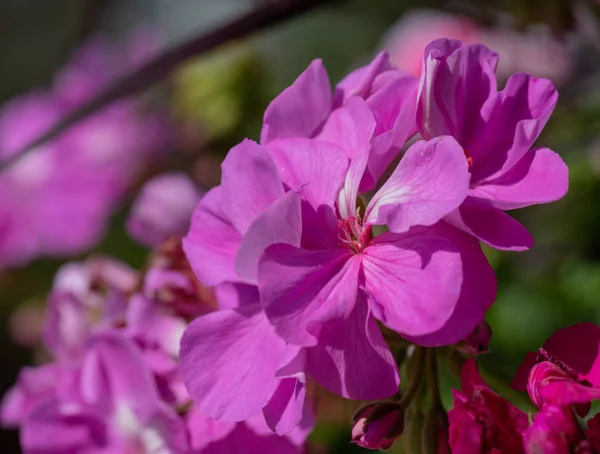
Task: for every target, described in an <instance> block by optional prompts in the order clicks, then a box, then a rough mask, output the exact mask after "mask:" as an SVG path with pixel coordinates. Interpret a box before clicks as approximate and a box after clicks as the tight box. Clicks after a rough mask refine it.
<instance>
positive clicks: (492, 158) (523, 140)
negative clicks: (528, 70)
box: [417, 40, 568, 250]
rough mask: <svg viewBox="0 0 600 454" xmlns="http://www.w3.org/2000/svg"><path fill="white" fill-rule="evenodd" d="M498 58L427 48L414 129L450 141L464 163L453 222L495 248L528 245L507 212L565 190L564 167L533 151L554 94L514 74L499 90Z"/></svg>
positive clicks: (474, 49) (457, 46) (452, 46)
mask: <svg viewBox="0 0 600 454" xmlns="http://www.w3.org/2000/svg"><path fill="white" fill-rule="evenodd" d="M497 63H498V56H497V55H496V54H495V53H493V52H492V51H490V50H489V49H487V48H486V47H484V46H482V45H470V46H465V45H464V44H462V43H461V42H460V41H453V40H437V41H434V42H433V43H431V44H430V45H429V46H428V47H427V49H426V50H425V55H424V69H423V74H422V76H421V82H420V86H419V99H418V103H419V104H418V108H417V123H418V127H419V132H420V133H421V135H422V136H423V137H424V138H426V139H429V138H432V137H437V136H443V135H451V136H453V137H454V138H455V139H456V140H457V141H458V143H459V144H460V145H461V147H462V148H463V152H464V155H465V157H466V160H467V161H468V163H469V172H470V177H471V178H470V189H469V194H468V197H467V198H466V200H465V201H464V203H463V204H462V205H461V206H460V208H459V209H458V210H455V211H454V212H453V213H451V214H450V215H448V216H446V218H445V219H446V220H447V221H448V222H450V223H451V224H453V225H455V226H457V227H459V228H461V229H462V230H464V231H465V232H468V233H470V234H472V235H474V236H476V237H477V238H479V239H480V240H482V241H483V242H485V243H486V244H488V245H490V246H492V247H495V248H497V249H509V250H524V249H528V248H529V247H531V245H532V243H533V239H532V238H531V236H530V234H529V233H528V232H527V230H526V229H525V228H524V227H523V226H522V225H521V224H519V223H518V222H517V221H515V220H514V219H513V218H511V217H510V216H509V215H507V214H506V213H504V210H511V209H516V208H521V207H525V206H529V205H534V204H540V203H548V202H552V201H555V200H558V199H560V198H561V197H563V196H564V195H565V193H566V192H567V187H568V169H567V167H566V165H565V163H564V162H563V161H562V159H561V158H560V157H559V156H558V155H557V154H556V153H554V152H553V151H551V150H549V149H547V148H531V147H532V145H533V143H534V141H535V140H536V139H537V137H538V136H539V134H540V133H541V131H542V129H543V127H544V125H545V124H546V122H547V120H548V118H549V117H550V114H551V113H552V110H553V109H554V105H555V104H556V99H557V93H556V90H555V88H554V87H553V86H552V84H551V83H550V82H549V81H547V80H544V79H534V78H533V77H531V76H529V75H527V74H515V75H513V76H512V77H510V78H509V80H508V82H507V84H506V87H505V88H504V90H502V91H497V87H496V77H495V74H494V71H495V69H496V66H497Z"/></svg>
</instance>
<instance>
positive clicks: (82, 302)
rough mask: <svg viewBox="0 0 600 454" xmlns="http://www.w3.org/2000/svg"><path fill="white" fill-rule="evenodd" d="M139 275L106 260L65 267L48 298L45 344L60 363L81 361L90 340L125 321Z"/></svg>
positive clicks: (92, 260) (114, 261) (118, 263)
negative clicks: (104, 330)
mask: <svg viewBox="0 0 600 454" xmlns="http://www.w3.org/2000/svg"><path fill="white" fill-rule="evenodd" d="M137 278H138V276H137V273H136V272H135V271H134V270H132V269H131V268H129V267H128V266H127V265H125V264H123V263H121V262H118V261H116V260H112V259H109V258H105V257H94V258H91V259H89V260H87V261H86V262H72V263H67V264H65V265H63V266H62V267H61V268H60V269H59V270H58V272H57V273H56V276H55V278H54V286H53V289H52V292H51V293H50V295H49V296H48V305H47V306H46V320H45V323H44V343H45V345H46V348H48V349H49V351H50V352H51V353H52V354H53V355H54V356H55V357H56V358H57V359H59V360H61V361H76V362H78V361H80V360H81V355H82V354H83V351H84V350H85V346H86V343H87V341H88V339H89V337H90V336H91V335H92V334H93V333H94V332H97V331H100V330H103V329H108V328H113V327H117V326H119V325H122V324H123V323H124V320H125V313H126V306H127V300H128V298H129V293H130V292H132V291H133V290H134V288H135V286H136V284H137Z"/></svg>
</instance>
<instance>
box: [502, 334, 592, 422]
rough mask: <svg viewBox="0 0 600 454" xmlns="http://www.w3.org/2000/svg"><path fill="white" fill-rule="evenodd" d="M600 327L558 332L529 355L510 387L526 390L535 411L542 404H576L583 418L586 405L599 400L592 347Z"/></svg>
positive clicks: (586, 408)
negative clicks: (535, 407) (535, 406)
mask: <svg viewBox="0 0 600 454" xmlns="http://www.w3.org/2000/svg"><path fill="white" fill-rule="evenodd" d="M599 344H600V328H599V327H597V326H596V325H594V324H592V323H580V324H577V325H573V326H570V327H568V328H564V329H560V330H558V331H557V332H556V333H554V334H553V335H552V336H551V337H550V338H548V340H547V341H546V342H545V343H544V345H543V347H542V348H541V349H540V350H539V351H538V353H537V354H536V353H528V354H527V356H526V357H525V361H524V362H523V363H522V364H521V365H520V366H519V368H518V370H517V373H516V374H515V377H514V379H513V381H512V383H511V386H512V387H513V388H515V389H518V390H521V391H525V390H526V391H528V392H529V396H530V398H531V400H532V401H533V403H535V404H536V405H537V406H538V408H543V406H544V405H577V410H578V413H580V414H581V415H582V416H584V415H585V414H587V412H588V411H589V403H590V402H591V401H593V400H597V399H600V387H599V386H600V375H599V374H600V362H599V361H598V358H597V353H596V352H597V349H596V348H594V347H593V346H594V345H599Z"/></svg>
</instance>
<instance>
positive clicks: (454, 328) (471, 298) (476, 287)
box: [406, 222, 498, 346]
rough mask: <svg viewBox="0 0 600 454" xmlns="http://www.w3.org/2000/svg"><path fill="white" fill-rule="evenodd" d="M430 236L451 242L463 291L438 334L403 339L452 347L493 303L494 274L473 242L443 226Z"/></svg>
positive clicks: (475, 242) (469, 330)
mask: <svg viewBox="0 0 600 454" xmlns="http://www.w3.org/2000/svg"><path fill="white" fill-rule="evenodd" d="M430 232H431V233H432V234H435V235H439V236H440V237H441V238H445V239H446V240H448V241H450V242H451V243H452V244H453V245H454V246H455V247H456V248H457V249H458V252H459V254H460V260H461V265H462V287H461V291H460V296H459V298H458V302H457V303H456V307H455V308H454V312H452V315H451V316H450V318H449V319H448V320H447V321H446V323H445V324H444V325H443V326H442V327H441V328H440V329H438V330H437V331H435V332H433V333H431V334H426V335H424V336H406V338H407V339H408V340H409V341H411V342H414V343H416V344H419V345H427V346H438V345H450V344H454V343H456V342H458V341H460V340H462V339H464V338H465V337H467V336H468V335H469V334H470V333H471V332H473V330H474V329H475V327H476V326H478V325H479V324H480V323H481V322H482V321H483V318H484V316H485V313H486V311H487V310H488V309H489V308H490V306H491V305H492V304H493V302H494V301H495V299H496V290H497V287H498V285H497V282H496V274H495V273H494V270H493V269H492V267H491V266H490V264H489V263H488V260H487V258H486V256H485V254H484V253H483V251H482V250H481V246H480V245H479V242H478V241H477V239H476V238H474V237H472V236H471V235H469V234H466V233H463V232H461V231H460V230H458V229H456V228H454V227H452V226H450V225H448V224H446V223H444V222H442V223H440V224H437V225H436V226H434V227H432V228H431V229H430Z"/></svg>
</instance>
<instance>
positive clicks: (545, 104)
mask: <svg viewBox="0 0 600 454" xmlns="http://www.w3.org/2000/svg"><path fill="white" fill-rule="evenodd" d="M496 97H497V99H496V103H495V106H494V109H493V112H492V113H491V115H490V118H489V121H488V124H487V127H486V128H485V130H484V131H483V133H482V134H480V135H479V136H478V138H477V141H476V142H474V143H473V144H471V145H465V144H464V143H463V146H465V147H467V151H468V152H469V154H470V155H471V156H472V157H473V167H472V169H471V170H472V174H473V180H472V181H473V182H479V181H481V180H483V179H488V180H489V179H492V178H496V177H498V176H501V175H503V174H504V173H505V172H507V171H508V170H509V169H511V168H512V167H513V166H514V165H515V164H517V162H518V161H520V160H521V158H522V157H523V156H524V155H525V153H527V151H528V150H529V149H530V148H531V146H532V145H533V143H534V142H535V140H536V139H537V138H538V136H539V135H540V133H541V132H542V129H543V128H544V126H545V125H546V122H547V121H548V118H550V115H551V114H552V111H553V110H554V106H555V105H556V101H557V99H558V93H557V91H556V88H554V86H553V85H552V83H551V82H550V81H549V80H546V79H536V78H534V77H531V76H530V75H528V74H523V73H519V74H515V75H513V76H512V77H511V78H510V79H508V82H507V83H506V87H505V88H504V90H502V91H501V92H499V93H498V94H497V96H496ZM459 142H460V140H459ZM484 153H485V155H484ZM480 156H481V157H480ZM483 157H485V159H483Z"/></svg>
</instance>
